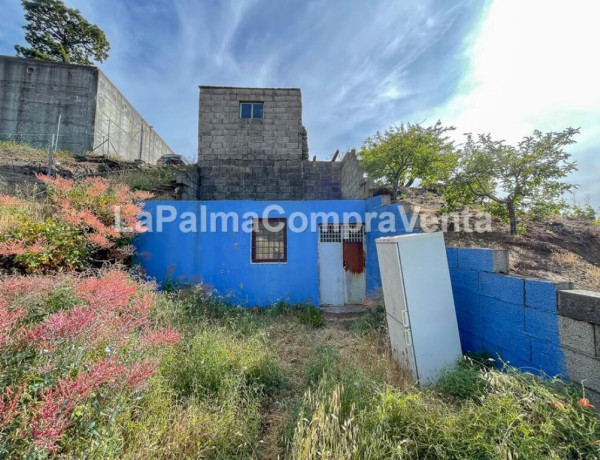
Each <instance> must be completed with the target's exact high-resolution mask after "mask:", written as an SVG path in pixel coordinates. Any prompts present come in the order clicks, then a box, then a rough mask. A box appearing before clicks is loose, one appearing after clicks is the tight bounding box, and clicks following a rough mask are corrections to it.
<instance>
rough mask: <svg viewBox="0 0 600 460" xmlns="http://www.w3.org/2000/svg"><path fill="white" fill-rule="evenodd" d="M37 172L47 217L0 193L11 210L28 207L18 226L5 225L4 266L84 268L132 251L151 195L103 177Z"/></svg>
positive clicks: (1, 236) (1, 238)
mask: <svg viewBox="0 0 600 460" xmlns="http://www.w3.org/2000/svg"><path fill="white" fill-rule="evenodd" d="M36 177H37V178H38V179H39V180H40V181H42V182H43V183H44V184H45V186H46V194H47V206H46V212H45V216H42V218H40V216H39V215H37V214H36V215H31V213H28V212H26V210H27V209H28V208H27V203H26V202H24V201H22V200H18V199H16V198H14V197H6V196H0V202H1V203H4V205H5V206H6V207H7V209H8V207H12V208H20V209H23V210H24V211H23V212H21V213H20V214H19V219H18V221H19V224H18V225H17V226H14V225H13V226H12V227H11V228H10V229H8V230H6V231H2V227H0V265H4V266H8V267H11V268H18V269H21V270H23V271H25V272H26V273H46V272H49V271H69V270H76V269H80V268H82V267H83V266H84V265H85V264H86V262H89V261H90V260H91V259H95V260H113V261H114V260H123V259H124V258H126V257H128V256H129V255H131V246H130V239H131V237H132V236H133V233H135V232H136V231H137V232H139V231H143V228H141V226H140V225H138V218H137V216H138V215H139V214H140V212H141V211H142V204H140V203H141V202H142V201H143V200H147V199H149V198H150V197H151V196H152V195H151V194H149V193H148V192H141V191H132V190H130V189H129V187H128V186H126V185H123V184H116V185H115V184H112V183H111V182H110V181H109V180H107V179H103V178H99V177H91V178H85V179H81V180H78V181H74V180H71V179H65V178H61V177H49V176H45V175H41V174H39V175H37V176H36ZM115 216H118V218H119V221H120V222H116V221H115V220H116V219H115ZM117 224H120V225H121V227H119V226H118V225H117ZM121 228H129V229H131V230H132V231H133V232H128V233H125V232H123V231H122V230H121Z"/></svg>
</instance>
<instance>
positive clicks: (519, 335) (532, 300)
mask: <svg viewBox="0 0 600 460" xmlns="http://www.w3.org/2000/svg"><path fill="white" fill-rule="evenodd" d="M447 255H448V265H449V267H450V277H451V280H452V290H453V292H454V303H455V306H456V316H457V319H458V327H459V332H460V338H461V344H462V347H463V351H464V352H467V351H476V352H480V351H487V352H490V353H492V354H494V355H499V356H500V357H501V358H502V359H503V360H505V361H507V362H509V363H510V364H511V365H513V366H515V367H518V368H520V369H522V370H524V371H532V372H539V371H542V372H544V373H545V374H547V375H549V376H555V375H558V376H562V377H567V378H569V379H570V380H572V381H574V382H576V383H578V384H582V383H583V385H584V386H585V387H586V393H587V394H588V396H589V397H590V399H592V400H593V401H594V402H595V403H596V404H600V338H599V335H598V334H599V332H600V294H599V293H596V292H589V291H577V290H571V289H572V287H573V286H572V284H571V283H568V282H554V281H546V280H538V279H530V278H522V277H518V276H510V275H508V252H507V251H505V250H498V249H476V248H447Z"/></svg>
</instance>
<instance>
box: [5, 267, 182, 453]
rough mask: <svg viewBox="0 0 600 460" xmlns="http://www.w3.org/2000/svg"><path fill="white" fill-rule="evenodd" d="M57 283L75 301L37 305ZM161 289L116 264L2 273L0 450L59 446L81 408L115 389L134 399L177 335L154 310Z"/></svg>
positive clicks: (89, 410) (105, 399)
mask: <svg viewBox="0 0 600 460" xmlns="http://www.w3.org/2000/svg"><path fill="white" fill-rule="evenodd" d="M36 285H38V286H40V288H41V293H38V294H37V295H38V297H37V298H36V301H35V302H30V301H29V300H28V299H30V298H29V297H28V296H27V294H26V291H27V290H28V289H34V287H35V286H36ZM57 292H61V293H62V295H64V293H65V292H66V293H68V295H69V296H70V299H69V302H64V303H63V304H64V305H67V304H69V305H71V307H70V308H66V307H65V308H63V309H59V310H58V311H54V312H52V310H51V309H50V311H49V312H47V313H45V314H44V313H42V314H40V310H39V302H40V298H41V299H46V302H47V303H50V302H51V301H52V299H55V298H56V293H57ZM157 295H158V294H156V292H155V290H154V286H153V285H151V284H148V283H140V282H135V281H134V280H132V279H131V277H130V276H129V275H128V274H127V273H126V272H124V271H120V270H115V269H113V270H108V271H104V272H101V273H100V274H99V275H98V276H93V277H83V276H74V275H59V276H53V277H50V276H21V277H12V278H4V279H3V278H0V353H1V354H2V356H3V357H4V359H3V361H2V364H0V370H1V372H0V456H1V455H2V452H3V451H4V452H19V453H21V454H22V455H25V456H31V455H34V456H35V455H39V454H43V453H45V454H44V455H49V454H51V453H57V452H61V451H63V450H64V448H65V446H64V441H65V439H66V435H67V434H68V433H70V432H71V431H72V432H73V434H74V435H75V434H76V433H77V431H78V430H82V429H83V428H81V427H80V426H79V425H81V423H80V422H79V418H78V415H77V414H76V412H77V408H79V407H86V414H87V417H88V418H89V419H94V417H100V414H102V413H104V411H107V412H109V411H108V410H106V409H107V407H106V405H107V404H110V402H111V401H112V399H111V397H114V395H116V394H120V395H123V394H125V395H127V394H131V396H130V397H127V398H126V399H128V400H131V401H135V396H134V395H135V394H136V393H139V392H140V391H143V389H144V387H145V386H146V385H147V383H148V381H149V379H150V378H151V377H152V376H153V375H154V373H155V372H156V371H157V369H158V363H159V361H160V359H161V356H163V353H164V352H165V350H167V349H168V347H169V346H172V345H174V344H176V343H177V342H178V341H179V339H180V337H181V335H180V334H179V332H177V331H176V330H175V329H173V328H170V327H165V326H161V325H160V323H159V322H158V321H157V320H156V319H155V314H154V312H155V309H156V306H157ZM32 305H35V306H36V307H35V308H33V307H32ZM92 402H93V404H92ZM91 425H95V422H94V423H92V424H91Z"/></svg>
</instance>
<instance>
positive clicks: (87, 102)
mask: <svg viewBox="0 0 600 460" xmlns="http://www.w3.org/2000/svg"><path fill="white" fill-rule="evenodd" d="M97 81H98V69H96V68H95V67H88V66H81V65H72V64H60V63H56V62H47V61H37V60H33V59H23V58H17V57H10V56H0V139H2V140H12V139H14V140H15V141H16V142H22V143H26V144H29V145H31V146H34V147H39V148H48V147H49V146H50V144H51V142H52V134H56V130H57V123H58V116H59V114H60V115H61V126H60V135H59V138H58V148H59V149H66V150H70V151H72V152H75V153H83V152H85V151H88V150H91V149H92V145H93V140H94V132H93V125H94V117H95V113H96V87H97Z"/></svg>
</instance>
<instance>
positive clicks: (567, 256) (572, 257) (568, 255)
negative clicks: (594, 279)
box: [552, 252, 581, 267]
mask: <svg viewBox="0 0 600 460" xmlns="http://www.w3.org/2000/svg"><path fill="white" fill-rule="evenodd" d="M552 258H553V259H554V261H555V262H556V263H558V264H560V265H562V266H566V267H571V266H573V265H575V264H578V263H580V262H581V259H580V258H579V257H578V256H577V255H576V254H573V253H572V252H555V253H554V254H552Z"/></svg>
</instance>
